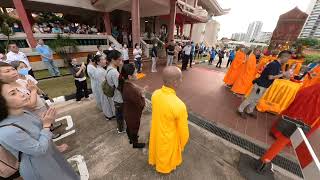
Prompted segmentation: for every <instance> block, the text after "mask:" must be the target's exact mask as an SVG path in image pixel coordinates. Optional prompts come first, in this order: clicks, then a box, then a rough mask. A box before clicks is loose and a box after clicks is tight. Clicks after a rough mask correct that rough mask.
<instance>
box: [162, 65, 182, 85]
mask: <svg viewBox="0 0 320 180" xmlns="http://www.w3.org/2000/svg"><path fill="white" fill-rule="evenodd" d="M162 79H163V83H164V85H165V86H167V87H170V88H173V89H177V88H178V87H179V85H180V84H181V82H182V73H181V70H180V69H179V68H177V67H175V66H168V67H166V68H164V69H163V72H162Z"/></svg>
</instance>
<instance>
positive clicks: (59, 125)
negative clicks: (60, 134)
mask: <svg viewBox="0 0 320 180" xmlns="http://www.w3.org/2000/svg"><path fill="white" fill-rule="evenodd" d="M61 126H62V123H54V124H53V125H52V126H51V127H50V130H51V131H54V130H55V129H58V128H59V127H61Z"/></svg>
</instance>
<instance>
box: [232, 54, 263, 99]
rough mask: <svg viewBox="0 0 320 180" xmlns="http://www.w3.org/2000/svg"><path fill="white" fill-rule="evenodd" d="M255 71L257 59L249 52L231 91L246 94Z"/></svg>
mask: <svg viewBox="0 0 320 180" xmlns="http://www.w3.org/2000/svg"><path fill="white" fill-rule="evenodd" d="M256 73H257V60H256V56H255V55H254V54H250V56H249V58H248V60H247V61H246V63H245V65H244V67H243V69H242V71H241V73H240V74H239V76H238V78H237V80H236V81H235V82H234V84H233V86H232V89H231V91H232V92H234V93H237V94H246V93H247V92H248V91H250V88H251V86H252V81H253V80H254V79H255V77H256Z"/></svg>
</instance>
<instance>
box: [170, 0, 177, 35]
mask: <svg viewBox="0 0 320 180" xmlns="http://www.w3.org/2000/svg"><path fill="white" fill-rule="evenodd" d="M176 12H177V7H176V0H170V20H169V29H168V32H169V34H168V40H169V41H171V40H173V39H174V25H175V23H176Z"/></svg>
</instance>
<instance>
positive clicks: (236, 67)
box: [223, 49, 246, 86]
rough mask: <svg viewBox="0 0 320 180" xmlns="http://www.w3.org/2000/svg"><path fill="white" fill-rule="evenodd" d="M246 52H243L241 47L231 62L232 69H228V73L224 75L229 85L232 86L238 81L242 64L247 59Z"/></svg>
mask: <svg viewBox="0 0 320 180" xmlns="http://www.w3.org/2000/svg"><path fill="white" fill-rule="evenodd" d="M245 57H246V54H245V53H244V52H243V50H242V49H239V50H238V51H237V52H236V55H235V58H234V60H233V61H232V63H231V66H230V69H229V70H228V72H227V74H226V75H225V76H224V79H223V81H224V82H225V83H226V85H228V86H232V85H233V83H234V82H235V81H236V79H237V77H238V76H239V74H240V71H241V65H242V64H243V63H244V61H245Z"/></svg>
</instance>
